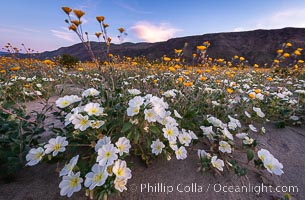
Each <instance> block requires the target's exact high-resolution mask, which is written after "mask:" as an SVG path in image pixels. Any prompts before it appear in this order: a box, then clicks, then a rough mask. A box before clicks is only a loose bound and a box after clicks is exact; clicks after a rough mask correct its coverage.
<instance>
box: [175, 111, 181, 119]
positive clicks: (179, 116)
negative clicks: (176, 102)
mask: <svg viewBox="0 0 305 200" xmlns="http://www.w3.org/2000/svg"><path fill="white" fill-rule="evenodd" d="M174 115H175V117H177V118H179V119H182V116H181V115H180V114H179V113H178V112H177V111H176V110H174Z"/></svg>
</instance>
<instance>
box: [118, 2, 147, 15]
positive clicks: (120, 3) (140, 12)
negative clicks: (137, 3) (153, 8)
mask: <svg viewBox="0 0 305 200" xmlns="http://www.w3.org/2000/svg"><path fill="white" fill-rule="evenodd" d="M114 3H115V4H116V5H118V6H119V7H121V8H124V9H126V10H128V11H131V12H134V13H138V14H151V13H152V12H150V11H144V10H140V9H136V8H135V7H133V6H131V5H130V4H126V3H123V2H121V1H114Z"/></svg>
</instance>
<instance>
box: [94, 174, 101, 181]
mask: <svg viewBox="0 0 305 200" xmlns="http://www.w3.org/2000/svg"><path fill="white" fill-rule="evenodd" d="M102 179H103V174H102V173H99V174H96V175H95V176H94V177H93V180H94V182H99V181H101V180H102Z"/></svg>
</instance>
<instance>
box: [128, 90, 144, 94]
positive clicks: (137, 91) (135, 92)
mask: <svg viewBox="0 0 305 200" xmlns="http://www.w3.org/2000/svg"><path fill="white" fill-rule="evenodd" d="M128 93H129V94H131V95H139V94H141V91H140V90H137V89H130V90H128Z"/></svg>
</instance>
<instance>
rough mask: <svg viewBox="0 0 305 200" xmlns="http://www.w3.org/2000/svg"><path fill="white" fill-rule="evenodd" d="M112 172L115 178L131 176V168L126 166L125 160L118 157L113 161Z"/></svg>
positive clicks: (128, 177)
mask: <svg viewBox="0 0 305 200" xmlns="http://www.w3.org/2000/svg"><path fill="white" fill-rule="evenodd" d="M112 172H113V173H114V174H115V175H116V177H117V178H123V179H130V178H131V176H132V175H131V170H130V169H129V168H128V167H127V164H126V161H124V160H120V159H119V160H117V161H115V163H114V166H113V168H112Z"/></svg>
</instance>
